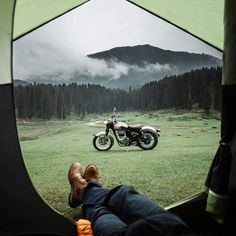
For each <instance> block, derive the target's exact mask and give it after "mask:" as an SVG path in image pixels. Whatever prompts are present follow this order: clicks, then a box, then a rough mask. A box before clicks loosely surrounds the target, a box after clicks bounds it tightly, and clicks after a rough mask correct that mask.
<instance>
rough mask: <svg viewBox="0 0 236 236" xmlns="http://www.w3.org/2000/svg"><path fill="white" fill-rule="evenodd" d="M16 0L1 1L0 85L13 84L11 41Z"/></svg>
mask: <svg viewBox="0 0 236 236" xmlns="http://www.w3.org/2000/svg"><path fill="white" fill-rule="evenodd" d="M14 4H15V1H14V0H9V1H8V0H3V1H0V84H6V83H10V82H11V39H12V18H13V10H14Z"/></svg>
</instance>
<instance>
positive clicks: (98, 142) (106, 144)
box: [93, 134, 114, 151]
mask: <svg viewBox="0 0 236 236" xmlns="http://www.w3.org/2000/svg"><path fill="white" fill-rule="evenodd" d="M113 145H114V139H113V137H112V136H111V135H109V134H108V135H99V136H95V137H94V138H93V146H94V147H95V148H96V149H97V150H98V151H108V150H109V149H110V148H111V147H112V146H113Z"/></svg>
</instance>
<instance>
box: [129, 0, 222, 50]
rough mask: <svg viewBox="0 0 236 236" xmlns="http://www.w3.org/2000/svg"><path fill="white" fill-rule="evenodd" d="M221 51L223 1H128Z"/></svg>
mask: <svg viewBox="0 0 236 236" xmlns="http://www.w3.org/2000/svg"><path fill="white" fill-rule="evenodd" d="M130 2H133V3H135V4H137V5H139V6H141V7H143V8H144V9H146V10H148V11H150V12H153V13H154V14H156V15H157V16H160V17H162V18H163V19H165V20H167V21H169V22H171V23H173V24H175V25H177V26H178V27H180V28H182V29H184V30H186V31H188V32H190V33H191V34H193V35H195V36H197V37H199V38H200V39H202V40H204V41H206V42H208V43H209V44H211V45H213V46H215V47H216V48H219V49H223V15H224V0H180V1H179V0H155V1H153V0H130Z"/></svg>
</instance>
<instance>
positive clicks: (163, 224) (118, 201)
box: [104, 185, 189, 235]
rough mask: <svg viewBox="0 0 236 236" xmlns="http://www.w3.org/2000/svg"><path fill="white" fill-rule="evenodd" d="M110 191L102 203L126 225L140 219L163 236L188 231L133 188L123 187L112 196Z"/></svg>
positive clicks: (174, 218)
mask: <svg viewBox="0 0 236 236" xmlns="http://www.w3.org/2000/svg"><path fill="white" fill-rule="evenodd" d="M111 191H112V190H111ZM111 191H110V192H109V194H108V197H107V198H106V199H105V202H104V203H105V205H106V206H107V207H108V208H109V209H110V210H111V211H112V212H114V214H116V215H117V216H118V217H119V218H120V219H121V220H122V221H123V222H125V223H126V224H127V225H132V224H133V223H134V222H137V221H138V220H140V219H142V220H144V221H146V222H147V223H148V224H151V225H153V226H154V227H155V228H156V229H158V231H159V232H160V233H163V235H165V234H166V235H178V233H180V232H186V233H187V232H188V231H189V230H188V227H187V225H186V224H185V223H184V222H183V221H182V220H181V219H180V218H179V217H178V216H176V215H174V214H172V213H170V212H167V211H166V210H164V209H163V208H162V207H160V206H159V205H157V204H156V203H154V202H153V201H151V200H150V199H148V198H146V197H144V196H143V195H141V194H139V193H138V192H137V191H136V190H135V189H134V188H133V187H130V186H127V185H123V186H120V187H118V188H117V189H115V190H113V193H112V194H111ZM179 235H181V234H179Z"/></svg>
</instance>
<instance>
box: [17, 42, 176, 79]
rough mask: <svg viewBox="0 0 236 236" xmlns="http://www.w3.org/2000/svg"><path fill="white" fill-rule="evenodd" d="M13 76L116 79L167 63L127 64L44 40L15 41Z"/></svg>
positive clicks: (159, 69)
mask: <svg viewBox="0 0 236 236" xmlns="http://www.w3.org/2000/svg"><path fill="white" fill-rule="evenodd" d="M13 52H14V54H13V55H14V57H13V59H14V66H13V68H14V70H13V72H14V79H21V80H25V81H31V82H32V80H35V79H36V78H37V79H38V82H40V80H42V81H43V80H44V79H49V78H51V82H65V83H66V82H68V81H70V79H71V77H73V76H74V75H75V74H76V76H77V78H78V79H79V78H80V77H86V78H88V77H89V78H90V79H95V78H96V77H98V76H99V77H106V78H108V79H109V80H116V79H119V78H120V77H121V76H125V75H128V74H129V73H130V72H140V73H143V72H149V73H156V72H158V73H159V72H164V71H166V72H168V71H170V70H171V67H170V66H169V65H167V64H166V65H160V64H158V63H156V64H148V63H145V62H144V65H143V66H142V67H140V66H137V65H129V64H126V63H123V62H117V61H109V63H108V62H106V61H105V60H99V59H94V58H89V57H87V56H86V55H82V54H80V53H79V52H75V51H67V50H65V49H63V48H59V47H56V46H52V45H49V44H46V43H39V42H37V44H36V43H34V44H33V45H26V44H25V43H24V42H19V43H18V42H17V44H15V45H14V51H13ZM95 82H96V81H95Z"/></svg>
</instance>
